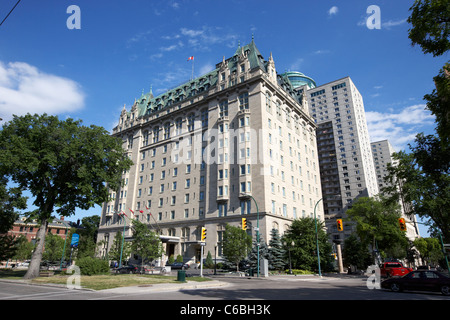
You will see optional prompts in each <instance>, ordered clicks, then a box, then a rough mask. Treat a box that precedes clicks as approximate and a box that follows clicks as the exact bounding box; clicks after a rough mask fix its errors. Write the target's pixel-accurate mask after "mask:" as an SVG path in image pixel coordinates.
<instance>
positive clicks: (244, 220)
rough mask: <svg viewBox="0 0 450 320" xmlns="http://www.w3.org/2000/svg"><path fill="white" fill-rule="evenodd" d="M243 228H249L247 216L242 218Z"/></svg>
mask: <svg viewBox="0 0 450 320" xmlns="http://www.w3.org/2000/svg"><path fill="white" fill-rule="evenodd" d="M242 230H247V218H242Z"/></svg>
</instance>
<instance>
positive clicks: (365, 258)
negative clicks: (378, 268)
mask: <svg viewBox="0 0 450 320" xmlns="http://www.w3.org/2000/svg"><path fill="white" fill-rule="evenodd" d="M342 255H343V259H344V262H345V264H346V265H353V266H355V267H356V268H358V269H359V270H366V269H367V267H368V266H369V265H371V264H372V263H373V261H372V256H371V254H370V252H369V249H368V246H367V244H364V243H363V242H361V240H359V239H358V237H357V236H356V235H354V234H352V235H350V237H348V238H347V239H345V241H344V246H343V249H342Z"/></svg>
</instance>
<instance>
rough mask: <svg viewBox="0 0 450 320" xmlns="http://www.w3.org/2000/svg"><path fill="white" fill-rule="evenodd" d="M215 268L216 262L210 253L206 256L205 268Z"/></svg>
mask: <svg viewBox="0 0 450 320" xmlns="http://www.w3.org/2000/svg"><path fill="white" fill-rule="evenodd" d="M181 262H183V261H181ZM213 267H214V261H213V259H212V255H211V252H209V251H208V254H207V255H206V259H205V268H213Z"/></svg>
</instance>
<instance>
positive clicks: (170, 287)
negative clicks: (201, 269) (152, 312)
mask: <svg viewBox="0 0 450 320" xmlns="http://www.w3.org/2000/svg"><path fill="white" fill-rule="evenodd" d="M228 285H229V283H227V282H223V281H218V280H212V281H204V282H198V281H189V280H187V282H180V283H160V284H151V285H139V286H130V287H120V288H113V289H104V290H98V291H97V292H101V293H110V294H127V293H130V294H131V293H144V292H152V291H153V292H160V291H178V290H190V289H205V288H216V287H225V286H228Z"/></svg>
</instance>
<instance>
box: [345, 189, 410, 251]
mask: <svg viewBox="0 0 450 320" xmlns="http://www.w3.org/2000/svg"><path fill="white" fill-rule="evenodd" d="M347 217H348V219H350V220H351V221H353V222H355V223H356V234H357V235H358V238H359V239H361V242H362V244H363V245H366V246H369V245H370V246H371V247H372V250H375V249H378V250H379V251H380V254H381V255H382V256H384V257H386V255H387V254H390V255H392V254H393V253H394V252H393V251H392V250H391V249H392V247H393V246H394V245H395V244H399V245H401V247H403V248H405V249H404V251H403V253H404V255H403V256H402V257H399V256H398V257H396V258H403V257H405V256H406V247H407V246H408V239H407V238H406V236H405V234H404V232H403V231H401V230H400V229H399V227H398V219H399V218H400V206H399V204H398V203H394V202H386V201H384V200H382V199H379V198H374V197H361V198H358V199H357V200H356V201H355V202H353V204H352V208H351V209H348V210H347Z"/></svg>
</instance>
